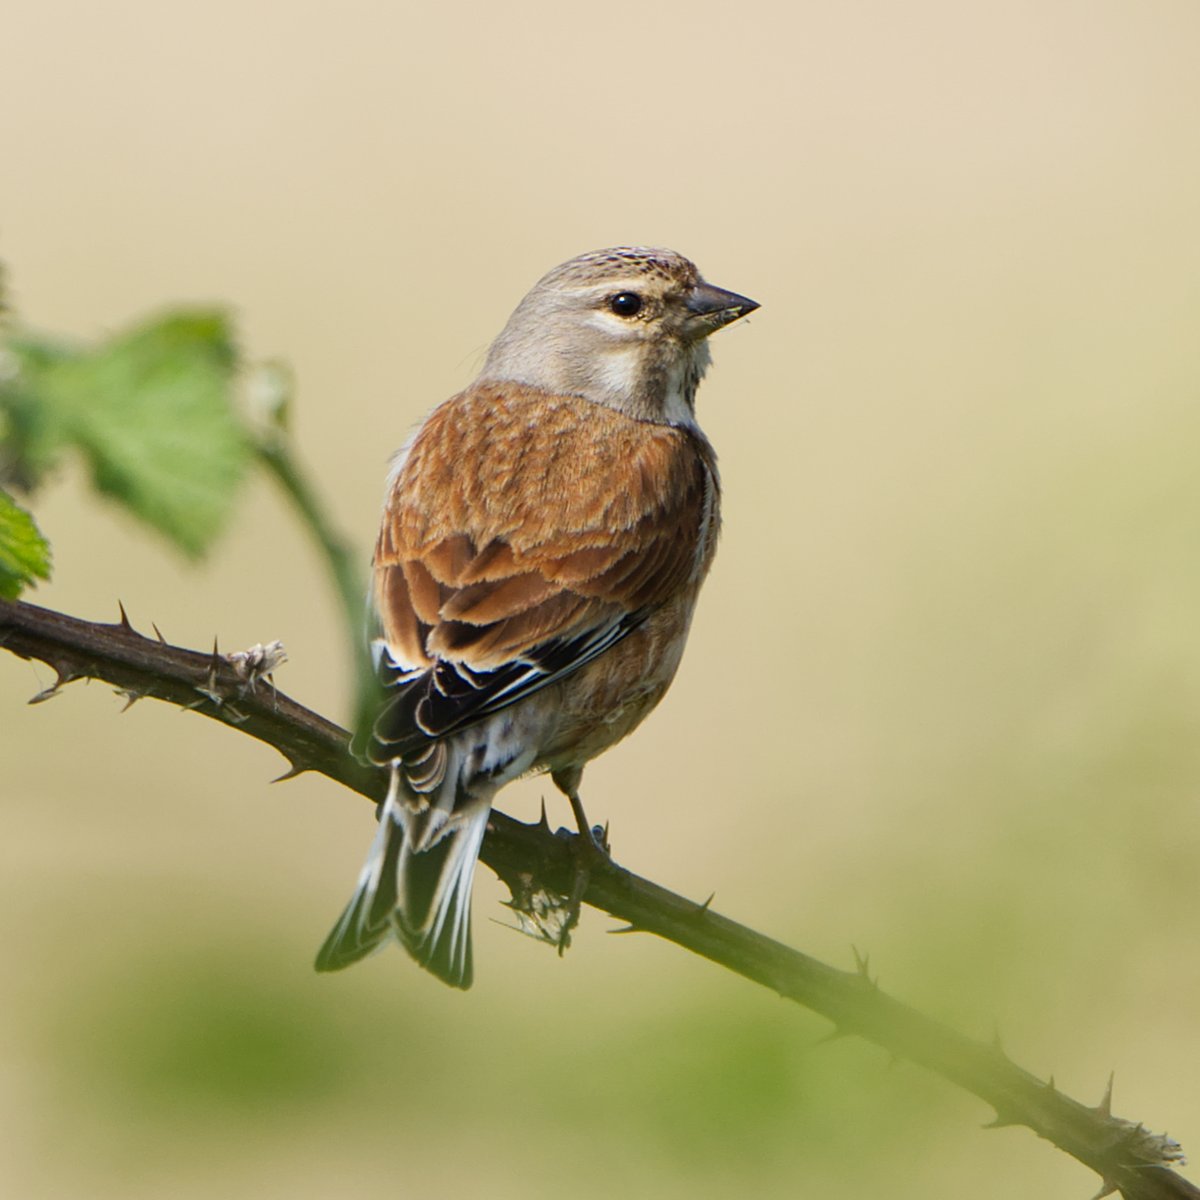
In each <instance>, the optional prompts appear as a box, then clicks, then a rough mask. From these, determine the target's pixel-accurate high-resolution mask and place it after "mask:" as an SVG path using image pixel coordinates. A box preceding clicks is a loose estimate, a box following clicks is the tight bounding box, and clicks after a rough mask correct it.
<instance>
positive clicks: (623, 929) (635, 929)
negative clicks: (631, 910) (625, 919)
mask: <svg viewBox="0 0 1200 1200" xmlns="http://www.w3.org/2000/svg"><path fill="white" fill-rule="evenodd" d="M606 932H608V933H645V932H646V931H645V930H644V929H642V928H641V927H640V926H638V925H621V926H619V927H618V928H617V929H609V930H607V931H606Z"/></svg>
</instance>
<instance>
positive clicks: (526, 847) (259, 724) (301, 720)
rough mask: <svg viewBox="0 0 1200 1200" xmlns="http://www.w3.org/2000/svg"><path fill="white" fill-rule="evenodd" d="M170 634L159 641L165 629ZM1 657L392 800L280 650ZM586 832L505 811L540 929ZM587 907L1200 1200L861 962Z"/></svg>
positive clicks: (649, 888) (90, 626)
mask: <svg viewBox="0 0 1200 1200" xmlns="http://www.w3.org/2000/svg"><path fill="white" fill-rule="evenodd" d="M156 632H157V631H156ZM0 646H3V647H4V648H6V649H8V650H10V651H12V652H13V653H14V654H17V655H19V656H20V657H22V658H36V659H39V660H41V661H42V662H45V663H47V664H49V666H51V667H52V668H53V669H54V671H55V672H56V674H57V680H56V682H55V683H54V685H53V686H52V687H50V688H48V689H46V691H44V692H42V693H39V694H38V695H37V696H35V697H34V698H33V699H34V701H39V700H44V699H48V698H49V696H51V695H53V694H54V693H56V692H57V691H58V690H59V688H61V687H62V686H63V685H64V684H66V683H69V682H70V681H71V680H73V679H81V678H91V679H101V680H104V681H106V682H108V683H111V684H113V685H114V686H115V687H116V688H117V689H118V691H119V692H120V693H122V694H123V695H124V696H126V698H127V699H128V701H129V703H133V701H135V700H138V699H141V698H142V697H145V696H149V697H153V698H155V699H158V700H165V701H167V702H168V703H170V704H176V705H180V706H182V707H186V708H192V709H194V710H195V711H196V712H198V713H200V714H202V715H204V716H206V717H211V718H213V719H214V720H218V721H223V722H225V723H226V724H227V725H233V726H235V727H236V728H238V729H240V730H241V731H242V732H243V733H246V734H249V735H250V736H251V737H254V738H257V739H259V740H260V741H263V742H266V743H267V744H269V745H271V746H274V747H275V748H276V749H277V750H278V751H279V752H280V753H281V754H283V755H284V757H285V758H287V760H288V762H289V763H290V764H291V768H290V770H289V771H288V772H287V774H286V775H285V778H286V777H288V776H291V775H296V774H300V773H301V772H303V771H318V772H320V773H321V774H323V775H326V776H328V777H329V778H330V779H333V780H336V781H337V782H338V783H341V784H343V785H344V786H345V787H347V788H350V789H351V790H353V791H356V792H359V793H360V794H362V795H364V796H366V797H367V798H368V799H370V800H373V801H376V802H378V801H379V800H380V799H382V797H383V793H384V791H385V781H384V778H383V776H382V774H381V773H380V772H378V771H372V770H368V769H366V768H364V767H363V766H361V765H360V764H358V763H357V762H356V761H355V760H354V759H353V758H352V757H351V756H350V754H349V753H348V752H347V743H348V735H347V734H346V732H345V731H344V730H342V729H340V728H339V727H338V726H337V725H335V724H333V723H332V722H330V721H327V720H325V718H324V717H321V716H319V715H318V714H316V713H314V712H311V711H310V710H309V709H306V708H303V707H302V706H301V705H299V704H297V703H295V701H293V700H290V699H288V698H287V697H286V696H284V695H281V694H278V693H276V692H275V690H274V688H273V687H272V686H270V684H269V683H263V682H262V679H263V677H264V676H265V675H266V674H267V673H268V672H269V671H270V669H271V667H272V665H274V663H276V662H278V661H279V660H280V655H279V654H278V653H273V652H272V648H271V647H268V648H267V649H266V650H265V651H264V650H263V648H261V647H256V650H255V652H252V653H251V655H250V657H249V658H247V657H246V656H245V655H230V656H224V655H221V654H219V653H218V652H217V650H216V648H215V647H214V650H213V652H212V653H211V654H201V653H197V652H195V651H192V650H184V649H181V648H179V647H177V646H171V645H168V644H167V643H166V642H165V641H163V640H162V639H161V637H160V638H158V639H157V640H156V639H154V638H148V637H144V636H142V635H141V634H139V633H137V632H135V631H134V630H133V628H132V627H131V626H130V624H129V622H128V620H127V619H126V617H125V613H124V610H122V612H121V620H120V622H119V623H117V624H114V625H102V624H96V623H93V622H89V621H81V620H78V619H76V618H74V617H69V616H65V615H63V614H61V613H56V612H52V611H50V610H48V609H43V608H37V607H35V606H33V605H30V604H22V603H13V602H7V601H0ZM574 838H575V835H573V834H566V833H563V832H560V833H558V834H555V833H553V832H551V830H550V828H549V826H548V825H547V824H546V823H545V820H544V818H543V820H542V821H541V822H539V823H537V824H533V825H525V824H522V823H521V822H519V821H515V820H513V819H512V818H511V817H506V816H504V814H502V813H498V812H496V813H493V815H492V819H491V822H490V824H489V826H488V832H487V838H486V840H485V842H484V847H483V853H482V856H481V857H482V858H483V860H484V862H486V863H487V864H488V866H490V867H491V868H492V869H493V870H494V871H495V872H496V873H497V874H498V875H499V876H500V877H501V879H503V880H504V881H505V883H507V884H508V886H509V887H510V889H511V890H512V891H513V896H514V906H515V907H516V908H517V909H518V912H519V914H522V915H523V916H524V918H525V920H526V922H527V923H530V924H532V925H533V926H535V927H536V926H538V925H539V924H540V923H541V922H540V920H539V910H538V909H537V907H536V905H534V904H531V903H530V897H531V896H535V895H536V896H544V895H553V894H554V892H555V891H558V892H560V893H561V894H566V893H567V892H568V891H569V890H570V889H571V881H572V879H573V878H574V877H576V864H577V863H578V861H579V856H578V855H576V854H575V853H573V849H572V842H573V841H574ZM583 900H584V901H585V902H586V903H587V904H589V905H592V906H594V907H595V908H598V909H601V910H603V911H604V912H607V913H610V914H612V915H613V916H615V917H618V918H620V919H621V920H623V921H626V922H628V927H629V929H630V930H638V931H644V932H647V933H655V934H658V935H659V936H660V937H662V938H665V939H667V940H668V941H671V942H675V943H676V944H677V945H679V946H682V947H684V948H685V949H688V950H691V951H692V952H693V953H695V954H699V955H702V956H703V957H705V958H708V959H710V960H711V961H713V962H716V963H719V964H720V965H722V966H725V967H727V968H729V969H730V970H731V971H736V972H737V973H738V974H740V975H744V976H745V977H746V978H747V979H752V980H754V981H755V982H756V983H760V984H762V985H763V986H764V987H769V988H773V989H774V990H775V991H776V992H778V993H779V994H780V995H781V996H783V997H786V998H787V999H789V1000H794V1001H795V1002H796V1003H798V1004H802V1005H804V1006H805V1007H807V1008H810V1009H812V1010H813V1011H815V1012H817V1013H820V1014H821V1015H822V1016H824V1017H827V1018H828V1019H829V1020H830V1021H832V1022H833V1024H834V1027H835V1033H837V1034H855V1035H857V1036H859V1037H863V1038H866V1039H867V1040H869V1041H872V1042H874V1043H876V1044H877V1045H879V1046H882V1047H884V1048H885V1049H887V1050H890V1051H891V1052H892V1054H894V1055H896V1056H898V1057H900V1058H904V1059H910V1060H912V1061H913V1062H916V1063H920V1064H921V1065H922V1066H925V1067H928V1068H929V1069H931V1070H933V1071H936V1072H937V1073H938V1074H940V1075H942V1076H944V1077H945V1078H946V1079H949V1080H951V1081H953V1082H954V1083H957V1084H959V1085H960V1086H961V1087H963V1088H965V1089H967V1090H968V1091H970V1092H973V1093H974V1094H975V1095H976V1096H978V1097H980V1098H981V1099H982V1100H984V1101H986V1102H987V1103H988V1104H989V1105H991V1106H992V1107H993V1108H994V1109H995V1112H996V1117H995V1119H994V1120H993V1121H992V1122H991V1125H992V1126H1001V1125H1025V1126H1028V1127H1029V1128H1030V1129H1032V1130H1033V1131H1034V1132H1035V1133H1037V1134H1038V1135H1039V1136H1040V1137H1043V1138H1045V1139H1047V1140H1048V1141H1050V1142H1053V1143H1054V1145H1056V1146H1058V1147H1059V1148H1060V1149H1062V1150H1065V1151H1066V1152H1067V1153H1068V1154H1071V1155H1073V1156H1074V1157H1075V1158H1077V1159H1078V1160H1079V1161H1080V1162H1082V1163H1084V1164H1085V1165H1087V1166H1088V1167H1091V1168H1092V1170H1094V1171H1096V1172H1097V1173H1098V1174H1099V1176H1100V1178H1101V1180H1102V1181H1103V1182H1102V1185H1101V1188H1100V1191H1099V1192H1098V1193H1097V1197H1101V1196H1107V1195H1112V1194H1115V1193H1118V1192H1119V1193H1120V1194H1121V1195H1122V1196H1124V1197H1126V1198H1127V1200H1165V1198H1168V1197H1170V1198H1181V1197H1190V1198H1192V1200H1200V1189H1198V1188H1196V1187H1195V1186H1193V1185H1192V1184H1191V1183H1189V1182H1188V1181H1187V1180H1186V1179H1184V1178H1182V1177H1181V1176H1180V1175H1177V1174H1176V1173H1175V1172H1174V1171H1173V1170H1171V1168H1170V1164H1174V1163H1181V1162H1182V1161H1183V1155H1182V1152H1181V1150H1180V1147H1179V1145H1178V1143H1176V1142H1175V1141H1173V1140H1172V1139H1170V1138H1168V1137H1166V1136H1165V1135H1160V1134H1154V1133H1151V1132H1150V1131H1149V1130H1147V1129H1146V1128H1145V1127H1144V1126H1142V1125H1141V1124H1140V1123H1134V1122H1132V1121H1125V1120H1122V1119H1121V1118H1119V1117H1114V1116H1113V1115H1112V1111H1111V1102H1112V1082H1111V1080H1110V1082H1109V1088H1108V1091H1107V1092H1106V1094H1105V1096H1104V1099H1103V1100H1102V1101H1101V1102H1100V1103H1099V1104H1098V1105H1096V1106H1095V1107H1089V1106H1088V1105H1085V1104H1080V1103H1079V1102H1078V1101H1076V1100H1072V1099H1071V1098H1070V1097H1068V1096H1066V1095H1064V1094H1063V1093H1062V1092H1060V1091H1059V1090H1058V1089H1057V1088H1056V1087H1055V1085H1054V1080H1053V1078H1051V1079H1050V1080H1049V1081H1043V1080H1041V1079H1038V1078H1036V1077H1035V1076H1033V1075H1031V1074H1030V1073H1029V1072H1027V1071H1024V1070H1022V1069H1021V1068H1020V1067H1018V1066H1017V1065H1016V1064H1015V1063H1013V1062H1012V1061H1011V1060H1010V1059H1009V1058H1008V1057H1007V1056H1006V1055H1005V1054H1004V1052H1003V1050H1002V1049H1001V1048H1000V1047H999V1045H988V1044H985V1043H982V1042H976V1041H972V1040H971V1039H969V1038H966V1037H963V1036H962V1035H960V1034H958V1033H956V1032H955V1031H954V1030H951V1029H949V1028H947V1027H945V1026H943V1025H940V1024H938V1023H937V1022H935V1021H933V1020H931V1019H929V1018H928V1017H925V1016H922V1015H921V1014H920V1013H918V1012H916V1011H915V1010H913V1009H911V1008H909V1007H907V1006H906V1005H904V1004H901V1003H900V1002H899V1001H898V1000H894V999H892V998H891V997H890V996H888V995H886V994H885V993H883V992H882V991H880V990H879V988H878V986H877V985H876V984H875V982H874V981H873V980H872V979H871V977H870V975H869V972H868V964H867V961H866V960H865V959H862V958H860V959H859V960H858V962H857V963H856V969H855V970H853V971H841V970H838V969H836V968H834V967H830V966H826V965H825V964H824V963H821V962H818V961H817V960H816V959H814V958H810V957H809V956H808V955H806V954H802V953H800V952H799V951H796V950H792V949H790V948H788V947H787V946H784V945H782V944H780V943H779V942H775V941H772V940H771V939H770V938H767V937H764V936H763V935H762V934H759V933H755V932H754V931H753V930H751V929H747V928H746V927H745V926H742V925H738V924H737V923H736V922H734V921H731V920H729V919H728V918H726V917H723V916H721V915H719V914H718V913H715V912H713V911H712V909H711V908H710V907H709V906H708V904H707V902H706V903H703V904H697V903H695V902H694V901H692V900H686V899H684V898H683V897H681V896H678V895H675V894H674V893H672V892H669V891H667V890H666V889H665V888H661V887H659V886H658V885H657V884H654V883H651V882H649V881H648V880H646V879H641V878H639V877H638V876H636V875H634V874H632V873H631V872H629V871H626V870H624V869H623V868H621V867H619V866H617V865H616V864H615V863H605V862H603V861H601V862H597V863H594V864H592V865H591V868H590V872H589V875H588V877H587V885H586V890H585V891H584V894H583Z"/></svg>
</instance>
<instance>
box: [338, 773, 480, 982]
mask: <svg viewBox="0 0 1200 1200" xmlns="http://www.w3.org/2000/svg"><path fill="white" fill-rule="evenodd" d="M447 786H448V787H449V788H450V789H455V781H453V780H452V779H447V780H446V781H445V783H444V784H443V787H447ZM455 790H456V789H455ZM441 799H442V797H440V796H439V797H438V798H437V801H435V802H434V803H433V804H429V803H428V801H426V800H425V798H424V797H422V798H421V800H422V803H421V804H420V806H418V805H417V804H416V803H414V797H413V795H412V794H411V793H410V792H409V790H408V788H407V787H406V786H405V784H404V781H403V779H402V777H401V773H400V769H399V768H397V767H394V768H393V769H392V782H391V787H390V788H389V790H388V796H387V799H386V800H385V801H384V803H383V807H382V810H381V812H380V814H379V830H378V832H377V833H376V834H375V840H374V842H373V843H372V844H371V850H370V853H369V854H368V855H367V861H366V863H365V865H364V866H363V869H362V873H361V874H360V875H359V878H358V887H357V889H356V890H355V892H354V895H353V896H352V897H351V899H350V903H349V904H348V905H347V906H346V909H345V911H344V912H343V913H342V915H341V917H340V918H339V919H338V922H337V924H336V925H335V926H334V927H333V929H332V931H331V932H330V934H329V936H328V937H327V938H326V939H325V944H324V945H323V946H322V947H321V949H320V951H319V953H318V954H317V961H316V967H317V970H318V971H338V970H341V969H342V968H343V967H348V966H350V965H351V964H352V963H356V962H358V961H359V959H361V958H365V957H366V956H367V955H368V954H370V953H371V952H372V951H373V950H375V949H377V948H378V947H379V946H380V945H381V944H382V943H383V942H384V941H385V940H386V938H387V936H388V934H389V933H394V934H395V935H396V937H398V938H399V939H400V941H401V942H403V943H404V945H405V947H406V948H407V949H408V952H409V953H410V954H411V955H412V956H413V958H415V959H416V960H417V962H418V963H420V964H421V966H423V967H425V968H426V969H427V970H429V971H432V972H433V974H434V975H436V976H437V977H438V978H439V979H442V980H444V981H445V982H446V983H448V984H450V985H451V986H452V987H460V988H468V987H470V986H471V976H472V967H471V885H472V883H473V881H474V878H475V862H476V860H477V859H478V857H479V848H480V845H481V844H482V842H483V834H484V830H485V829H486V828H487V817H488V811H489V809H490V807H491V806H490V803H489V802H488V801H487V800H468V801H467V802H466V803H465V804H464V803H461V802H460V803H459V804H458V805H457V807H454V808H453V809H451V807H450V804H445V805H443V804H442V803H439V802H438V801H441ZM447 799H448V800H451V801H453V799H455V797H453V796H450V797H447ZM447 810H450V811H447Z"/></svg>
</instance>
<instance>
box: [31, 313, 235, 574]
mask: <svg viewBox="0 0 1200 1200" xmlns="http://www.w3.org/2000/svg"><path fill="white" fill-rule="evenodd" d="M39 350H40V351H41V352H42V353H41V354H40V357H39V358H38V359H37V360H36V362H34V361H32V359H31V357H30V356H29V355H28V354H27V356H26V362H28V363H30V365H31V366H33V367H34V368H35V369H34V379H33V390H34V391H35V392H36V395H37V399H38V401H39V406H38V407H39V408H40V410H41V424H40V426H38V432H39V433H40V435H41V442H40V443H39V444H40V445H41V447H42V449H43V456H42V457H43V459H44V458H45V456H46V455H45V447H46V446H47V445H49V446H53V445H54V444H55V443H56V442H57V441H58V440H59V439H60V437H61V438H63V439H65V440H67V441H69V442H72V443H74V444H75V445H76V446H78V447H79V448H80V449H81V450H82V451H83V453H84V456H85V457H86V459H87V461H88V463H89V465H90V467H91V471H92V478H93V480H94V482H95V485H96V487H97V488H98V489H99V490H100V491H102V492H105V493H107V494H108V495H110V496H112V497H113V498H114V499H116V500H118V501H119V502H120V503H122V504H123V505H125V507H127V508H128V509H130V510H131V511H132V512H134V513H135V514H136V515H137V516H139V517H140V518H141V519H142V520H144V521H146V522H148V523H149V524H150V525H152V526H154V527H155V528H156V529H158V530H160V531H161V532H162V533H164V534H166V535H167V537H168V538H170V539H171V541H173V542H174V543H175V545H177V546H178V547H179V548H180V549H182V550H183V551H184V552H185V553H187V554H190V555H192V556H196V557H198V556H199V555H201V554H203V553H204V551H205V550H206V549H207V548H208V547H209V545H210V544H211V543H212V540H213V539H214V537H215V536H216V535H217V533H219V532H220V530H221V528H222V526H223V525H224V523H225V521H226V520H227V518H228V517H229V514H230V512H231V510H232V506H233V500H234V495H235V492H236V488H237V485H238V483H239V482H240V481H241V478H242V476H243V474H244V472H245V468H246V464H247V462H248V460H249V456H250V447H249V445H248V443H247V439H246V435H245V433H244V432H243V429H242V426H241V423H240V421H239V419H238V416H237V413H236V411H235V409H234V405H233V398H232V384H233V373H234V370H235V366H236V353H235V350H234V347H233V338H232V335H231V332H230V328H229V323H228V320H227V318H226V317H225V316H224V315H223V314H221V313H218V312H206V311H191V312H176V313H171V314H168V315H166V316H164V317H162V318H159V319H157V320H154V321H151V322H148V323H146V324H143V325H141V326H139V327H137V328H135V329H134V330H132V331H131V332H129V333H127V334H124V335H122V336H120V337H118V338H115V339H113V340H112V341H110V342H108V343H106V344H105V345H103V346H101V347H100V349H99V350H97V351H95V352H93V353H91V354H82V355H78V356H75V357H65V356H59V357H58V358H54V356H53V355H52V354H48V353H46V352H45V350H46V348H45V347H44V346H42V347H39ZM47 431H49V433H47Z"/></svg>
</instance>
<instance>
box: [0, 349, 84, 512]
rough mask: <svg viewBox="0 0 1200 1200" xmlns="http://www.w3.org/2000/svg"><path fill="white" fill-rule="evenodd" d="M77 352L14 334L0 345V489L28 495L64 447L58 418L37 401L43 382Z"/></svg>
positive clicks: (63, 432)
mask: <svg viewBox="0 0 1200 1200" xmlns="http://www.w3.org/2000/svg"><path fill="white" fill-rule="evenodd" d="M77 357H79V351H76V350H72V349H70V348H69V347H67V346H65V345H62V344H60V343H58V342H54V341H51V340H49V339H47V338H39V337H36V336H33V335H25V334H21V335H15V336H12V337H8V338H5V339H4V340H3V341H2V342H0V484H14V485H15V486H16V487H17V488H18V489H19V490H21V491H26V492H31V491H33V490H34V489H35V488H37V487H38V486H40V484H41V483H42V480H43V479H44V478H45V476H46V474H47V473H48V472H50V471H52V470H53V469H54V468H55V467H56V466H57V465H58V462H59V459H60V458H61V457H62V455H63V452H64V450H66V449H67V447H68V446H69V444H70V443H69V431H68V430H67V429H65V428H64V427H63V422H62V413H60V412H59V411H58V410H57V409H56V408H55V407H54V406H52V405H50V404H47V403H46V402H45V401H44V399H43V396H42V387H43V377H44V375H45V373H46V371H47V370H48V369H49V368H50V367H52V366H53V365H54V364H56V363H60V362H64V361H66V360H68V359H71V358H77Z"/></svg>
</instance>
